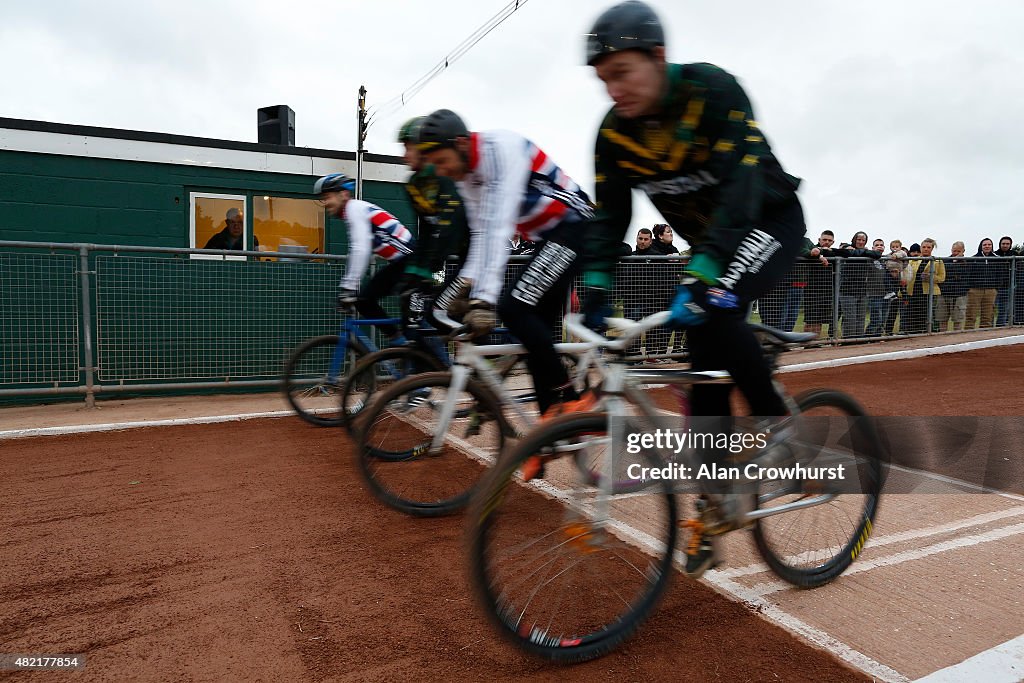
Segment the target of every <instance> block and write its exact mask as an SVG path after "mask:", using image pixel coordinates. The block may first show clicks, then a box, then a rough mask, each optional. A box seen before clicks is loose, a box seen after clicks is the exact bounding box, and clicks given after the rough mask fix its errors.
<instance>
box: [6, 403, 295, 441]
mask: <svg viewBox="0 0 1024 683" xmlns="http://www.w3.org/2000/svg"><path fill="white" fill-rule="evenodd" d="M294 414H295V413H294V412H293V411H291V410H274V411H271V412H266V413H239V414H237V415H211V416H209V417H176V418H173V419H169V420H147V421H140V422H107V423H103V424H92V425H71V426H68V427H34V428H31V429H8V430H5V431H2V432H0V440H2V439H23V438H25V437H29V436H59V435H61V434H85V433H87V432H114V431H118V430H121V429H141V428H143V427H175V426H178V425H203V424H215V423H217V422H238V421H240V420H254V419H256V418H261V417H287V416H289V415H294Z"/></svg>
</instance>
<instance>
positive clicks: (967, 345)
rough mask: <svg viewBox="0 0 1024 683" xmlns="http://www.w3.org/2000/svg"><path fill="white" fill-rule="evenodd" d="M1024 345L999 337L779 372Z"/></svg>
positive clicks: (1017, 338)
mask: <svg viewBox="0 0 1024 683" xmlns="http://www.w3.org/2000/svg"><path fill="white" fill-rule="evenodd" d="M1014 344H1024V335H1020V334H1017V335H1013V336H1012V337H999V338H997V339H981V340H978V341H972V342H961V343H959V344H945V345H943V346H927V347H924V348H921V349H907V350H905V351H887V352H886V353H870V354H867V355H864V356H851V357H847V358H834V359H832V360H819V361H814V362H811V363H795V364H793V365H784V366H782V367H781V368H779V372H802V371H804V370H817V369H819V368H835V367H839V366H840V365H859V364H861V363H877V362H879V361H886V360H904V359H907V358H923V357H924V356H935V355H938V354H942V353H962V352H964V351H976V350H978V349H990V348H993V347H996V346H1013V345H1014Z"/></svg>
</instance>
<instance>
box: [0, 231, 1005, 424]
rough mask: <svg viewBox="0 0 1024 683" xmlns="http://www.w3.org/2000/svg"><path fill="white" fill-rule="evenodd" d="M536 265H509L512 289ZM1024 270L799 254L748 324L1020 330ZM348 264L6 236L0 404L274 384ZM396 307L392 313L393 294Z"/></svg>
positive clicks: (649, 351)
mask: <svg viewBox="0 0 1024 683" xmlns="http://www.w3.org/2000/svg"><path fill="white" fill-rule="evenodd" d="M528 258H529V257H511V259H510V262H509V264H508V266H507V267H506V269H505V274H504V280H505V284H506V285H509V284H511V283H512V282H514V281H515V280H516V278H518V276H519V273H520V272H521V271H522V269H523V267H524V263H525V261H527V260H528ZM1020 260H1021V259H1019V258H991V259H982V258H965V259H960V260H956V259H949V258H945V259H904V260H901V261H899V262H896V261H894V260H890V259H882V260H878V261H874V260H871V259H865V258H832V259H828V260H827V263H826V264H822V263H821V262H819V261H818V260H816V259H801V260H798V261H797V263H796V264H795V265H794V267H793V269H792V271H791V272H790V274H789V275H788V276H787V277H786V278H785V279H784V280H783V281H781V282H779V283H778V284H777V285H776V286H775V287H774V288H773V289H772V290H771V291H770V292H769V293H768V294H767V295H766V296H764V297H762V298H761V299H759V300H758V301H757V302H755V303H754V306H753V308H752V312H751V316H752V319H753V320H757V321H761V322H764V323H765V324H768V325H771V326H773V327H779V328H782V329H785V330H796V331H801V330H813V331H817V332H819V342H818V343H822V344H831V343H844V342H846V341H863V340H865V339H873V338H879V337H886V336H893V335H905V334H931V333H935V332H945V331H950V332H952V331H956V330H961V329H974V327H976V326H979V325H980V326H982V327H988V326H999V325H1016V324H1019V323H1020V322H1024V263H1018V261H1020ZM344 262H345V257H344V256H335V255H307V254H291V253H288V254H285V253H268V252H235V251H211V250H198V249H170V248H168V249H164V248H157V247H132V246H117V245H90V244H49V243H45V244H44V243H31V242H10V241H6V242H5V241H0V397H13V396H18V397H20V396H32V395H61V394H84V395H85V397H86V401H87V403H89V404H92V402H93V400H94V397H95V396H96V395H97V394H99V393H114V392H144V391H153V390H168V391H169V390H180V389H187V390H193V389H195V390H209V389H221V388H229V387H263V388H267V387H272V386H274V385H276V384H277V382H278V381H279V374H280V371H281V368H282V365H283V363H284V361H285V359H286V358H287V356H288V354H289V353H290V351H291V350H292V349H293V348H294V347H295V346H296V345H297V344H299V343H300V342H301V341H302V340H304V339H307V338H309V337H312V336H317V335H323V334H334V333H336V332H337V330H338V328H339V324H340V318H339V315H338V314H337V312H336V311H335V308H334V298H335V292H336V289H337V283H338V281H339V280H340V278H341V275H342V273H343V270H344ZM685 263H686V261H685V258H680V257H624V258H622V259H621V261H620V263H619V264H618V267H617V272H616V286H615V291H614V293H613V296H612V299H613V302H614V306H615V310H616V314H618V315H624V316H626V317H629V318H634V319H636V318H641V317H643V316H646V315H649V314H651V313H654V312H656V311H658V310H661V309H662V308H663V307H664V306H665V305H666V304H667V302H668V301H669V300H670V299H671V297H672V294H673V292H674V290H675V287H676V285H677V284H678V282H679V280H680V276H681V275H682V271H683V268H684V267H685ZM911 263H917V264H922V265H917V266H909V264H911ZM939 263H941V264H942V267H941V268H940V267H939V265H938V264H939ZM455 267H456V266H455V264H448V266H447V268H448V269H449V271H450V270H451V269H454V268H455ZM922 273H923V274H922ZM908 283H909V284H910V285H911V287H912V289H908ZM577 286H580V283H579V282H577ZM386 308H389V310H390V312H392V313H394V314H397V302H396V301H395V300H394V299H391V300H389V301H388V302H387V303H386ZM971 318H973V322H972V321H971ZM378 341H381V340H380V338H379V337H378ZM491 341H504V339H502V338H501V337H500V336H499V335H493V338H492V339H491ZM684 341H685V335H684V334H683V333H682V332H673V331H672V330H669V329H660V330H655V331H653V332H651V333H649V334H647V335H646V337H645V338H642V339H641V340H639V341H638V342H637V344H636V346H635V347H634V349H632V355H633V356H634V357H635V358H637V359H645V358H662V357H669V356H678V355H679V354H680V353H681V352H682V351H683V348H684Z"/></svg>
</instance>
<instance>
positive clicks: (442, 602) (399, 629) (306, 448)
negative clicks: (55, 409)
mask: <svg viewBox="0 0 1024 683" xmlns="http://www.w3.org/2000/svg"><path fill="white" fill-rule="evenodd" d="M0 498H2V499H3V500H4V501H5V505H4V506H3V512H2V514H0V526H2V528H3V529H4V530H5V532H4V538H3V540H2V541H0V546H2V548H3V555H2V557H3V559H2V571H0V594H3V595H4V596H5V598H4V601H3V602H2V604H0V643H2V646H0V650H2V651H5V652H26V653H56V652H61V653H82V654H85V655H86V657H87V662H88V664H87V668H86V669H85V671H84V672H81V673H80V674H79V676H78V678H79V679H81V680H125V679H128V678H131V679H133V680H172V679H177V680H181V679H193V680H224V679H225V678H230V679H234V680H274V681H283V680H296V681H297V680H315V681H320V680H409V679H413V678H420V677H424V676H427V677H429V678H431V679H437V680H445V679H448V680H484V679H487V680H494V679H515V678H521V677H528V678H531V679H534V680H564V679H566V678H571V679H574V680H583V679H595V678H616V679H646V680H663V679H668V678H670V677H672V678H675V677H677V676H678V675H679V672H681V671H685V672H687V676H686V677H687V678H688V679H691V680H723V681H731V680H757V681H773V680H787V681H794V680H806V681H821V680H829V681H839V680H863V677H862V676H861V675H860V674H858V673H855V672H853V671H851V670H849V669H847V668H846V667H845V666H844V665H842V664H841V663H839V662H838V661H837V660H835V659H833V658H832V657H831V656H830V655H829V654H827V653H825V652H823V651H820V650H816V649H813V648H810V647H808V646H807V645H804V644H803V643H801V642H798V641H797V640H796V638H794V637H793V636H791V635H790V634H788V633H786V632H784V631H782V630H781V629H778V628H777V627H774V626H772V625H770V624H769V623H767V622H765V621H763V620H762V619H760V618H759V617H758V616H757V615H756V614H754V613H753V612H751V611H750V610H748V609H747V608H745V607H744V606H743V605H740V604H737V603H735V602H731V601H729V600H727V599H726V598H724V597H722V596H720V595H718V594H717V593H715V592H713V591H712V590H711V589H709V588H708V587H706V586H704V585H701V584H698V583H694V582H692V581H686V580H684V579H682V578H681V577H676V579H677V580H675V581H674V582H673V584H672V585H671V586H670V588H669V591H668V595H667V598H666V599H665V600H664V602H663V603H662V605H661V608H660V609H659V610H658V611H657V613H656V614H655V616H654V618H653V619H652V620H651V621H650V622H649V623H647V624H646V625H645V626H644V627H643V629H642V632H641V635H640V636H639V637H637V638H634V639H633V640H632V641H630V642H629V643H628V644H627V645H626V646H625V647H623V648H622V649H621V650H619V651H617V652H615V653H613V654H611V655H610V656H607V657H605V658H603V659H600V660H597V661H594V662H590V663H588V664H584V665H580V666H577V667H573V668H571V669H567V668H564V667H559V666H554V665H550V664H547V663H544V662H540V661H537V660H535V659H532V658H529V657H527V656H524V655H522V654H520V653H519V652H518V651H517V650H515V649H514V648H512V647H511V646H509V645H506V644H505V643H503V642H501V641H499V640H496V638H495V635H494V632H493V631H492V629H491V627H490V625H489V624H488V623H487V622H486V621H485V620H484V618H483V615H482V614H481V612H480V611H479V610H478V608H477V606H476V604H475V603H474V602H473V601H472V600H471V599H470V597H469V596H470V595H471V593H470V587H469V584H468V579H467V577H466V571H465V570H464V564H465V563H464V561H463V559H462V558H463V554H462V524H461V519H460V518H440V519H434V520H418V519H412V518H409V517H406V516H404V515H402V514H400V513H397V512H394V511H392V510H390V509H388V508H386V507H384V506H382V505H380V504H378V503H376V502H375V501H374V500H373V499H372V498H371V497H370V496H369V494H368V493H367V492H366V490H365V488H364V486H363V484H362V482H361V481H360V480H359V475H358V473H357V471H356V468H355V466H354V463H353V459H352V458H351V456H350V452H349V445H348V442H347V439H346V438H345V437H343V436H342V435H341V433H340V432H339V431H335V430H324V429H317V428H315V427H310V426H307V425H305V424H304V423H300V422H299V421H297V420H295V419H267V420H258V421H251V422H246V423H228V424H216V425H199V426H188V427H163V428H155V429H135V430H130V431H124V432H107V433H99V434H86V435H76V436H64V437H40V438H34V439H21V440H13V441H5V442H0ZM33 675H34V676H37V677H40V678H42V677H43V676H46V675H48V674H42V673H37V674H33ZM2 676H4V674H0V677H2ZM6 676H7V677H9V678H12V679H13V678H14V677H15V676H18V677H19V680H20V678H21V677H23V676H26V675H25V674H23V673H18V674H10V673H9V674H6Z"/></svg>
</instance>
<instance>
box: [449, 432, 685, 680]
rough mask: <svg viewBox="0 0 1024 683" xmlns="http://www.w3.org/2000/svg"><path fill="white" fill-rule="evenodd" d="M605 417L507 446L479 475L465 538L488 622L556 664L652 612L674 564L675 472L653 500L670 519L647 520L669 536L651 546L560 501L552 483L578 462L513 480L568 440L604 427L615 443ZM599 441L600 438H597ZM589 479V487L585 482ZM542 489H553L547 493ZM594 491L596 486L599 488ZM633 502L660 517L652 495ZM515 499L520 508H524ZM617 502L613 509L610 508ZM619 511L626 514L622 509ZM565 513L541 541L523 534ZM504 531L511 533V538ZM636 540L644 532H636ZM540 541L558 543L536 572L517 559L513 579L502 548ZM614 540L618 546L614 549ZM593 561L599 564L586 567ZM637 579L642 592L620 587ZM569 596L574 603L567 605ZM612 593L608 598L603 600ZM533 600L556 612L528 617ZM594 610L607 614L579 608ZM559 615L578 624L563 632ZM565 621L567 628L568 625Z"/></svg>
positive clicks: (592, 651) (627, 631)
mask: <svg viewBox="0 0 1024 683" xmlns="http://www.w3.org/2000/svg"><path fill="white" fill-rule="evenodd" d="M607 425H608V416H607V415H606V414H603V413H586V414H574V415H566V416H562V417H558V418H555V419H554V420H552V421H551V422H549V423H546V424H544V425H542V426H540V427H539V428H537V429H535V430H533V431H532V432H530V433H529V434H528V435H527V436H526V438H525V439H524V440H523V441H522V442H520V443H519V444H518V445H517V446H516V447H515V448H514V449H512V450H510V451H509V452H507V453H504V454H502V456H501V458H500V459H499V461H498V464H497V465H496V466H495V467H494V468H492V469H491V470H490V471H489V472H488V474H487V476H486V477H485V479H484V481H483V482H482V483H481V486H480V488H479V489H478V491H477V493H476V495H475V496H474V498H473V501H472V504H471V508H470V513H469V519H470V523H469V524H468V525H467V545H468V547H469V550H470V563H471V565H470V571H471V579H472V583H473V586H474V592H475V593H476V596H477V598H478V600H479V601H480V602H481V603H482V604H483V606H484V609H485V611H486V612H487V615H488V617H489V620H490V621H491V622H492V624H494V625H495V626H496V627H497V628H498V630H499V632H500V633H501V634H502V635H503V636H504V637H505V638H507V639H509V640H511V641H512V642H513V643H514V644H515V645H516V646H518V647H519V648H521V649H523V650H525V651H527V652H529V653H531V654H533V655H536V656H539V657H543V658H544V659H547V660H550V661H554V662H560V663H573V662H583V661H587V660H590V659H594V658H596V657H600V656H602V655H604V654H607V653H608V652H611V651H612V650H614V649H615V648H616V647H618V646H619V645H620V644H622V643H623V642H624V641H625V640H626V639H628V638H629V637H630V636H632V635H633V634H634V633H635V632H636V630H637V629H638V628H639V627H640V625H641V624H642V623H643V622H644V621H645V620H646V619H647V618H648V617H649V616H650V614H651V613H652V611H653V610H654V608H655V607H656V605H657V603H658V601H659V600H660V598H661V597H662V595H663V594H664V591H665V589H666V587H667V585H668V582H669V580H670V578H671V576H672V574H673V573H674V572H675V569H674V568H673V559H674V557H673V556H674V549H675V543H676V535H677V526H678V518H677V513H676V501H675V498H674V496H673V495H672V491H671V486H670V484H669V482H668V481H667V480H660V481H659V482H658V483H657V490H656V492H655V494H654V495H653V496H652V497H651V499H652V500H654V501H655V503H654V505H659V504H660V505H663V506H664V511H663V515H664V519H662V520H660V521H658V522H650V521H646V522H645V523H646V524H647V525H648V526H649V527H651V528H652V529H653V528H654V527H657V529H658V531H655V532H654V533H653V534H651V533H650V532H644V533H647V534H648V537H649V536H650V535H655V536H657V535H658V534H664V538H662V537H657V538H656V542H657V543H656V544H651V545H648V546H647V549H646V550H644V549H642V548H640V547H636V546H634V545H631V544H629V543H627V542H626V541H625V540H624V538H621V537H620V535H619V534H617V533H615V532H616V531H617V532H619V533H620V534H622V533H624V535H625V536H626V537H629V536H630V533H629V530H628V529H625V528H624V527H623V526H621V525H619V526H617V525H616V524H615V523H610V524H609V525H607V526H599V525H593V526H589V527H588V520H586V519H585V518H577V519H574V518H573V514H574V513H573V512H572V510H573V509H577V508H578V509H580V510H585V509H586V508H585V507H582V506H570V505H562V503H561V502H560V501H559V495H558V494H557V493H555V494H552V493H551V492H550V490H549V488H548V487H549V486H553V487H555V488H556V489H558V485H556V484H554V483H552V482H557V481H565V480H566V479H569V480H570V481H571V480H573V478H574V476H578V475H579V473H578V472H577V468H576V467H575V466H574V465H572V464H571V463H566V465H565V466H564V467H563V468H562V469H561V470H560V471H556V472H552V471H551V470H552V467H554V466H555V465H558V464H559V461H555V462H553V463H549V464H548V465H547V472H548V474H547V475H546V478H545V482H544V484H540V485H539V486H534V485H533V484H521V483H520V482H517V481H513V480H514V479H515V478H516V472H517V471H518V470H519V468H520V467H521V466H522V465H523V463H524V461H525V460H526V459H527V458H529V457H530V456H531V455H535V454H537V453H538V452H548V451H549V449H551V448H562V447H564V446H563V445H561V444H581V447H582V448H586V447H587V446H586V444H587V441H586V440H587V439H594V438H595V437H601V435H604V437H603V440H604V441H607ZM601 440H602V439H601V438H598V439H597V441H598V442H600V441H601ZM648 460H649V462H650V463H651V464H652V465H654V466H656V465H657V462H656V461H655V460H654V459H653V458H650V459H648ZM582 485H583V486H584V487H585V486H586V485H587V484H586V482H583V484H582ZM652 488H654V487H652ZM559 490H560V491H561V495H562V496H571V495H576V496H582V495H585V494H584V493H582V489H577V488H574V487H573V486H572V485H570V486H569V488H567V489H564V490H561V489H559ZM543 491H547V493H545V494H542V493H540V492H543ZM594 491H595V494H596V489H595V490H594ZM631 500H632V502H633V504H635V505H643V504H645V503H646V505H647V506H648V507H647V508H644V509H645V510H647V515H648V516H647V517H646V518H643V519H646V520H650V519H652V518H653V517H654V515H650V511H649V509H648V508H649V507H650V506H651V504H650V503H649V502H646V501H645V502H641V500H642V499H641V498H640V497H638V496H635V495H634V496H631ZM578 502H579V501H577V503H578ZM628 502H629V501H627V503H628ZM517 504H519V505H520V506H521V507H517ZM621 504H622V503H618V505H621ZM609 509H610V510H614V509H615V508H612V507H611V506H609ZM619 513H620V514H627V513H625V512H622V511H621V510H619ZM558 514H561V515H563V523H562V526H561V527H560V528H559V529H558V530H556V531H552V532H551V533H548V534H544V535H541V536H540V537H539V538H538V539H537V540H535V541H524V540H522V539H521V536H522V535H524V534H530V533H538V534H540V533H542V532H541V531H537V530H538V529H543V525H544V524H550V523H551V522H552V520H553V517H552V516H553V515H558ZM613 514H614V513H613ZM503 518H505V519H503ZM627 519H629V520H630V521H629V522H627V524H628V525H632V524H633V523H635V522H634V521H633V518H632V517H628V518H627ZM638 519H640V518H638ZM609 529H611V530H612V531H609ZM559 533H561V535H559ZM505 536H509V537H510V538H508V539H507V540H505V538H504V537H505ZM563 536H565V537H567V538H563ZM632 538H633V539H637V538H643V536H642V535H640V534H633V535H632ZM542 543H549V544H552V548H551V549H550V550H544V551H543V552H540V557H541V558H544V559H543V563H542V564H541V567H540V568H539V569H536V570H534V571H533V572H528V571H527V570H528V569H530V567H531V566H532V565H531V563H532V562H534V561H533V560H526V561H525V562H522V561H519V560H516V562H514V564H515V563H519V564H522V565H523V566H522V569H519V568H518V567H516V568H514V569H513V570H512V571H510V572H508V579H507V581H506V579H505V578H503V577H502V573H503V572H502V570H501V568H500V567H499V566H498V565H499V564H500V562H501V559H502V557H503V556H504V555H509V554H511V553H514V552H515V551H516V550H517V549H519V548H522V550H523V551H524V554H525V552H526V551H527V550H533V549H535V548H537V547H539V546H540V545H541V544H542ZM604 544H607V546H605V545H604ZM615 544H620V545H619V547H617V548H616V547H615ZM581 546H582V547H581ZM573 552H578V553H579V554H580V558H579V559H576V558H572V557H570V555H571V554H572V553H573ZM620 552H621V555H620V554H619V553H620ZM659 553H660V554H659ZM559 555H561V556H562V557H559ZM549 556H554V557H549ZM631 558H635V560H636V561H635V562H634V561H633V559H631ZM588 559H589V560H590V561H591V562H592V564H591V566H589V567H584V566H583V565H584V564H586V563H587V560H588ZM561 562H567V563H568V565H567V566H564V567H563V565H562V564H560V563H561ZM645 565H646V566H645ZM641 567H643V569H641ZM542 571H543V572H544V573H543V574H541V575H540V579H537V581H536V583H534V582H533V581H532V579H535V578H536V576H537V574H538V573H539V572H542ZM524 574H525V576H526V579H527V581H529V584H528V585H525V586H524V585H517V584H523V581H522V578H523V575H524ZM580 575H583V578H586V577H587V576H592V577H593V579H594V584H595V585H593V586H583V585H582V584H581V583H578V582H580V581H582V580H583V579H581V578H578V577H579V576H580ZM630 580H632V581H637V582H639V584H640V585H639V587H638V589H637V590H636V591H635V596H634V595H633V594H632V591H630V592H631V595H630V597H632V598H633V599H632V600H631V601H628V602H627V600H626V598H625V597H623V595H622V593H621V592H620V591H622V592H626V591H627V589H628V586H629V584H630ZM563 582H564V583H565V586H564V588H563V591H564V594H563V595H557V596H555V597H549V593H551V592H554V591H557V590H559V586H558V585H556V584H562V583H563ZM520 591H525V592H526V593H527V594H528V595H526V596H525V597H524V600H525V605H520V604H516V602H515V601H516V596H517V593H518V592H520ZM541 593H543V594H544V595H543V596H542V595H541ZM566 597H568V598H569V600H570V601H573V603H574V604H573V605H571V606H569V607H567V608H566V609H565V610H564V611H560V610H561V605H562V602H563V601H564V600H565V599H566ZM606 597H607V598H608V599H607V600H605V599H604V598H606ZM535 602H536V608H537V609H538V610H541V611H547V610H550V611H551V612H552V614H551V616H550V617H549V618H548V617H543V618H541V620H540V621H536V617H535V616H532V615H531V617H525V615H526V614H527V612H528V611H530V610H531V606H532V605H533V603H535ZM620 602H622V603H624V604H625V605H626V608H625V610H624V611H619V603H620ZM587 603H589V604H587ZM590 610H593V611H595V612H597V611H601V612H603V613H604V614H602V615H601V616H591V615H589V614H588V615H586V616H583V615H581V614H580V612H589V611H590ZM563 615H564V617H563ZM556 618H559V620H560V621H561V620H563V619H564V620H565V621H566V622H574V624H573V625H571V626H570V625H566V626H565V627H564V628H565V629H566V630H563V631H562V632H561V633H559V634H552V632H551V631H552V628H553V627H554V622H555V620H556ZM530 619H534V621H533V623H532V624H529V623H527V622H529V621H530ZM544 619H548V621H547V625H546V626H541V624H543V621H544ZM577 624H578V626H577ZM557 628H562V626H561V624H560V625H559V626H558V627H557Z"/></svg>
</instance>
